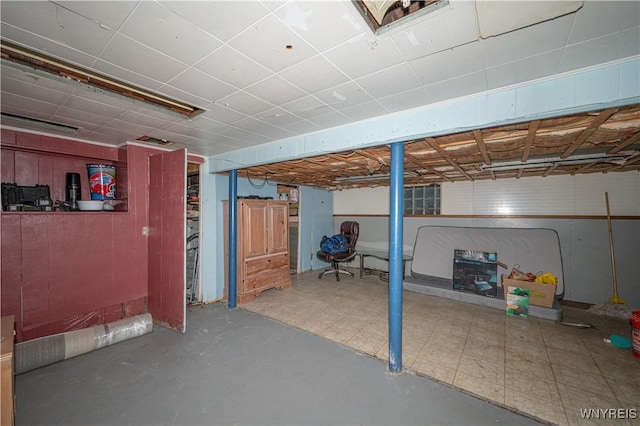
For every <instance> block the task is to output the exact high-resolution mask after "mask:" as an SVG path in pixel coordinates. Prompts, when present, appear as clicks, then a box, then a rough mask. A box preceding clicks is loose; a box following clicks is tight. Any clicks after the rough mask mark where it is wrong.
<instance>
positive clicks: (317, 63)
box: [278, 55, 349, 93]
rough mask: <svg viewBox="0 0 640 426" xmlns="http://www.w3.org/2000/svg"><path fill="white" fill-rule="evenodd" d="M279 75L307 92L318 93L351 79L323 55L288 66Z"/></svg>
mask: <svg viewBox="0 0 640 426" xmlns="http://www.w3.org/2000/svg"><path fill="white" fill-rule="evenodd" d="M278 75H280V76H281V77H283V78H285V79H286V80H288V81H289V82H291V83H292V84H294V85H296V86H298V87H299V88H300V89H302V90H305V91H306V92H307V93H316V92H318V91H320V90H324V89H327V88H329V87H333V86H337V85H339V84H342V83H345V82H347V81H348V80H349V77H347V76H346V75H345V74H344V73H343V72H341V71H340V70H339V69H338V68H336V66H335V65H333V64H332V63H331V62H329V61H328V60H327V59H326V58H325V57H324V56H322V55H316V56H314V57H313V58H310V59H307V60H306V61H304V62H301V63H299V64H296V65H294V66H292V67H290V68H287V69H286V70H284V71H281V72H280V73H279V74H278Z"/></svg>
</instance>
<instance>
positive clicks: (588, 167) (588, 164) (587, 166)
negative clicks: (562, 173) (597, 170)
mask: <svg viewBox="0 0 640 426" xmlns="http://www.w3.org/2000/svg"><path fill="white" fill-rule="evenodd" d="M594 164H596V162H595V161H594V162H593V163H587V164H585V165H584V166H582V167H580V168H579V169H578V170H574V171H572V172H571V176H574V175H576V174H580V173H583V172H585V171H586V170H588V169H590V168H591V167H593V165H594Z"/></svg>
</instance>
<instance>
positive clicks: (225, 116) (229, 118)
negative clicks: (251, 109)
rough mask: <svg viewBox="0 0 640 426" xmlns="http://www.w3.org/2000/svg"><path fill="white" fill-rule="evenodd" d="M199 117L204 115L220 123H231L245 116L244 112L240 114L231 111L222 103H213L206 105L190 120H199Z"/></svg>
mask: <svg viewBox="0 0 640 426" xmlns="http://www.w3.org/2000/svg"><path fill="white" fill-rule="evenodd" d="M201 117H206V118H208V119H210V120H215V121H218V122H222V123H233V122H235V121H238V120H241V119H243V118H244V117H246V115H245V114H240V113H239V112H236V111H233V110H231V109H229V108H227V107H224V106H222V105H218V104H213V105H209V106H208V107H207V110H206V111H205V112H204V113H202V114H200V115H198V116H197V117H194V118H193V119H192V120H193V121H194V122H196V121H198V120H200V118H201Z"/></svg>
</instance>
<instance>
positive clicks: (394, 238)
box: [389, 142, 404, 373]
mask: <svg viewBox="0 0 640 426" xmlns="http://www.w3.org/2000/svg"><path fill="white" fill-rule="evenodd" d="M390 184H391V188H390V189H391V194H390V200H389V370H390V371H391V372H394V373H399V372H401V371H402V277H403V275H404V271H403V270H402V269H403V263H402V233H403V227H402V215H403V208H402V207H403V200H402V198H403V193H404V145H403V144H402V143H401V142H396V143H393V144H391V176H390Z"/></svg>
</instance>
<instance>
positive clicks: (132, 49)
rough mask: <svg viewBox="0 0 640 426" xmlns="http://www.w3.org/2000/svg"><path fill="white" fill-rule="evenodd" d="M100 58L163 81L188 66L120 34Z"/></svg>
mask: <svg viewBox="0 0 640 426" xmlns="http://www.w3.org/2000/svg"><path fill="white" fill-rule="evenodd" d="M100 59H102V60H104V61H106V62H110V63H112V64H117V65H118V66H120V67H122V68H125V69H127V70H130V71H133V72H135V73H138V74H141V75H144V76H146V77H147V78H150V79H153V80H157V81H159V82H162V83H166V82H167V81H169V80H171V79H172V78H173V77H175V76H176V75H178V74H179V73H181V72H182V71H184V70H185V69H186V68H187V67H186V66H185V65H184V64H182V63H180V62H178V61H176V60H175V59H172V58H171V57H169V56H167V55H164V54H162V53H160V52H158V51H155V50H153V49H151V48H149V47H147V46H145V45H144V44H140V43H138V42H136V41H135V40H132V39H130V38H128V37H125V36H123V35H119V34H118V35H116V36H115V37H114V38H113V40H111V42H110V43H109V45H108V46H107V48H106V49H105V50H104V52H102V54H101V55H100Z"/></svg>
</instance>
